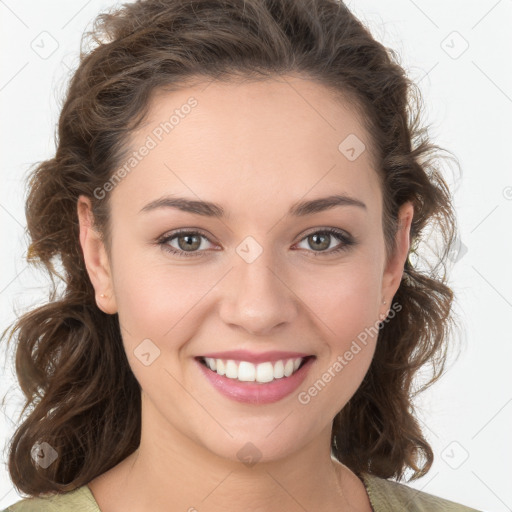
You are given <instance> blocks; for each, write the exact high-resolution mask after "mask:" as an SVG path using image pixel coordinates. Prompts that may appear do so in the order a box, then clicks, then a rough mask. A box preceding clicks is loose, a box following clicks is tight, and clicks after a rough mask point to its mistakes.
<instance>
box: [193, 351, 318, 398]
mask: <svg viewBox="0 0 512 512" xmlns="http://www.w3.org/2000/svg"><path fill="white" fill-rule="evenodd" d="M314 360H315V358H314V357H310V358H309V359H308V360H307V361H306V362H305V363H304V364H303V365H302V366H301V367H300V368H299V369H298V370H297V371H296V372H295V373H294V374H292V375H291V376H290V377H282V378H280V379H274V380H273V381H272V382H267V383H258V382H241V381H239V380H238V379H229V378H228V377H224V376H222V375H219V374H218V373H216V372H214V371H212V370H210V369H209V368H208V367H206V366H205V365H204V364H203V363H201V362H200V361H198V360H197V359H196V363H197V364H198V365H199V367H200V368H201V371H202V372H203V374H204V375H205V376H206V378H207V379H208V380H209V381H210V383H211V384H212V385H213V387H214V388H215V389H217V390H218V391H219V392H220V393H222V394H223V395H224V396H227V397H228V398H231V399H232V400H235V401H237V402H244V403H251V404H269V403H272V402H278V401H279V400H281V399H283V398H284V397H285V396H288V395H290V394H291V393H293V392H294V391H295V390H296V389H297V388H298V387H299V386H300V385H301V384H302V382H303V381H304V379H305V378H306V376H307V374H308V371H309V368H310V367H311V365H312V364H313V361H314Z"/></svg>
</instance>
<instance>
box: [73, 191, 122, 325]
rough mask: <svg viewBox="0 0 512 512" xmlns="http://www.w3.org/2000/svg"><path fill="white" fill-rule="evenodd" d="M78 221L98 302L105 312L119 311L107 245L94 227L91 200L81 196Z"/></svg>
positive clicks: (86, 263)
mask: <svg viewBox="0 0 512 512" xmlns="http://www.w3.org/2000/svg"><path fill="white" fill-rule="evenodd" d="M77 211H78V222H79V224H80V245H81V247H82V252H83V255H84V261H85V267H86V269H87V273H88V274H89V278H90V280H91V283H92V285H93V287H94V290H95V291H96V304H97V305H98V307H99V308H100V309H101V310H102V311H103V312H105V313H108V314H111V315H113V314H114V313H116V312H117V304H116V300H115V295H114V286H113V281H112V273H111V269H110V262H109V260H108V255H107V251H106V249H105V245H104V243H103V241H102V240H101V236H100V234H99V232H98V231H97V230H96V228H95V227H94V216H93V213H92V205H91V200H90V199H89V198H88V197H87V196H83V195H81V196H79V198H78V201H77Z"/></svg>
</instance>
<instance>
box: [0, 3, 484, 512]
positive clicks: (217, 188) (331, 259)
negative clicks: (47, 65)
mask: <svg viewBox="0 0 512 512" xmlns="http://www.w3.org/2000/svg"><path fill="white" fill-rule="evenodd" d="M90 36H92V40H93V41H94V42H95V45H93V47H92V48H90V49H89V50H88V51H84V52H83V53H82V56H81V61H80V65H79V67H78V69H77V71H76V72H75V74H74V76H73V78H72V81H71V84H70V87H69V90H68V92H67V98H66V101H65V104H64V106H63V109H62V112H61V115H60V120H59V138H58V147H57V151H56V153H55V156H54V158H52V159H50V160H48V161H46V162H44V163H42V164H41V165H39V166H38V167H37V169H35V171H34V173H33V177H32V180H31V182H30V190H29V196H28V199H27V204H26V207H27V210H26V211H27V222H28V230H29V233H30V236H31V245H30V249H29V257H30V260H31V261H34V262H41V263H43V264H44V265H45V266H46V268H47V269H48V271H49V272H50V274H51V275H54V276H62V279H64V281H65V289H64V291H63V292H62V293H60V294H55V295H53V296H51V298H50V300H49V302H48V303H47V304H45V305H43V306H41V307H38V308H37V309H35V310H33V311H31V312H29V313H27V314H25V315H24V316H23V317H21V318H20V319H19V320H18V321H17V323H16V324H15V325H14V326H13V329H12V331H11V338H10V339H16V342H17V352H16V365H17V371H18V378H19V381H20V384H21V387H22V389H23V391H24V393H25V394H26V396H27V404H26V407H27V409H28V410H29V411H30V413H29V414H28V415H27V416H26V418H25V419H24V421H23V422H22V423H21V424H20V426H19V428H18V430H17V431H16V432H15V434H14V436H13V438H12V440H11V444H10V457H9V471H10V475H11V478H12V481H13V483H14V485H15V486H16V488H17V489H18V490H20V491H21V492H23V493H25V494H27V495H28V496H29V497H27V498H26V499H23V500H21V501H19V502H18V503H17V504H15V505H13V506H11V507H10V508H9V510H11V511H15V512H18V511H24V510H37V511H50V510H70V511H71V510H73V511H83V512H120V511H127V510H129V511H130V512H142V511H152V512H160V511H166V512H168V511H173V512H174V511H195V510H197V511H205V512H206V511H207V512H217V511H224V512H226V511H228V512H230V511H235V510H247V511H266V512H275V511H278V510H279V511H282V510H286V511H304V510H308V511H315V512H334V511H359V512H369V511H372V510H373V511H375V512H385V511H398V510H425V511H427V510H454V511H464V510H465V511H470V510H474V509H470V508H468V507H466V506H463V505H458V504H455V503H453V502H450V501H447V500H444V499H441V498H437V497H435V496H432V495H430V494H427V493H425V492H419V491H416V490H414V489H412V488H410V487H408V486H407V485H405V484H404V483H398V482H396V481H393V480H391V479H395V480H402V479H403V478H404V476H405V473H406V472H407V471H411V472H412V477H413V478H419V477H421V476H423V475H425V474H426V473H427V472H428V471H429V469H430V467H431V464H432V461H433V452H432V449H431V447H430V446H429V444H428V442H427V441H426V439H425V437H424V436H423V434H422V431H421V429H420V426H419V424H418V422H417V420H416V418H415V416H414V414H413V412H414V409H413V402H412V391H413V383H414V380H413V378H414V376H415V375H416V372H417V371H418V370H419V369H420V368H422V367H423V366H424V365H425V364H429V363H432V362H435V364H436V366H435V368H436V373H435V374H434V376H433V380H435V379H436V378H437V377H438V376H439V375H440V373H441V371H442V369H443V363H444V361H445V356H446V340H447V334H448V332H449V327H450V322H451V316H450V312H451V303H452V291H451V290H450V288H449V287H448V286H447V284H446V281H445V276H444V274H443V273H442V272H441V271H440V269H442V268H443V264H444V259H445V257H446V256H447V254H448V251H449V250H450V249H451V247H452V240H453V239H454V234H455V221H454V214H453V210H452V206H451V201H450V193H449V190H448V189H447V186H446V184H445V182H444V180H443V178H442V176H441V175H440V173H439V172H438V170H437V168H436V159H435V157H436V153H435V151H434V150H435V149H436V146H434V145H433V144H432V143H431V142H430V141H429V139H428V137H427V136H426V132H425V129H423V128H421V126H420V124H419V121H418V119H419V117H418V113H419V105H420V102H419V101H418V100H419V96H418V92H417V90H416V89H415V87H414V84H412V83H411V82H410V81H409V80H408V78H407V77H406V76H405V73H404V70H403V69H402V68H401V67H400V66H399V65H398V64H397V63H396V62H395V60H394V59H393V55H392V52H390V51H389V50H387V49H386V48H384V47H383V46H382V45H381V44H379V43H378V42H377V41H375V40H374V39H373V38H372V36H371V35H370V33H369V32H368V30H367V29H366V28H365V27H364V26H363V25H362V24H361V23H360V22H359V21H358V20H357V19H356V18H355V17H354V15H353V14H352V13H351V12H350V11H349V10H348V9H347V8H346V7H345V5H343V4H342V3H340V2H339V1H337V0H300V1H299V0H278V1H277V0H274V1H270V0H251V1H250V2H248V1H242V0H168V1H162V0H139V1H137V2H134V3H131V4H125V5H124V6H123V7H121V8H119V9H118V10H117V11H115V12H112V13H109V14H104V15H101V16H100V17H99V18H98V20H97V23H96V25H95V28H94V30H93V31H92V33H91V34H90ZM415 99H416V100H417V101H416V102H415V101H414V100H415ZM430 226H433V227H435V228H436V229H437V230H438V232H439V236H440V240H441V241H442V243H443V244H444V245H443V247H444V252H443V253H442V254H441V256H440V260H439V261H438V262H437V263H438V264H437V266H434V267H433V268H432V269H431V270H430V271H426V270H421V269H419V268H416V267H415V264H414V261H411V259H410V255H411V253H413V252H414V251H415V250H416V249H417V247H418V243H419V241H420V240H421V238H422V234H423V233H424V230H425V229H426V228H427V227H430ZM55 263H59V265H60V267H61V268H58V269H56V268H55V266H54V264H55Z"/></svg>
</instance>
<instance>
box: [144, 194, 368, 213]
mask: <svg viewBox="0 0 512 512" xmlns="http://www.w3.org/2000/svg"><path fill="white" fill-rule="evenodd" d="M337 206H357V207H359V208H362V209H364V210H366V205H365V204H364V203H363V202H362V201H360V200H359V199H356V198H354V197H350V196H348V195H345V194H336V195H332V196H328V197H321V198H318V199H311V200H309V201H300V202H298V203H295V204H293V205H292V207H291V208H290V210H289V212H288V215H289V216H290V215H291V216H293V217H305V216H306V215H312V214H314V213H319V212H323V211H326V210H330V209H331V208H335V207H337ZM158 208H175V209H178V210H181V211H184V212H188V213H195V214H197V215H203V216H204V217H215V218H224V217H225V210H224V209H223V208H222V206H220V205H219V204H216V203H211V202H209V201H197V200H193V199H187V198H185V197H172V196H164V197H160V198H159V199H155V200H154V201H151V202H150V203H148V204H147V205H146V206H144V207H143V208H142V209H141V210H140V212H139V213H143V212H150V211H152V210H156V209H158Z"/></svg>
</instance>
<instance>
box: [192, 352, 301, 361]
mask: <svg viewBox="0 0 512 512" xmlns="http://www.w3.org/2000/svg"><path fill="white" fill-rule="evenodd" d="M310 355H311V354H304V353H302V352H284V351H279V350H278V351H269V352H260V353H256V352H250V351H248V350H228V351H227V352H210V353H208V354H203V355H202V356H200V357H208V358H212V359H223V360H228V359H232V360H236V361H248V362H250V363H264V362H266V361H270V362H273V361H279V360H280V359H296V358H297V357H302V358H304V357H308V356H310Z"/></svg>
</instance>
